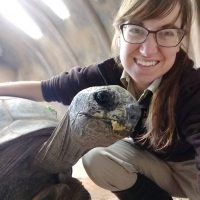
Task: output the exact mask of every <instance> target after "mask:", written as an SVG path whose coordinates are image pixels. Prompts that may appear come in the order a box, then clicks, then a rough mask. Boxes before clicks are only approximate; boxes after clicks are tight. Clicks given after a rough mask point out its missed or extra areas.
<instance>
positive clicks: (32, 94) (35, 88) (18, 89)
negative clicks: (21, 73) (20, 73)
mask: <svg viewBox="0 0 200 200" xmlns="http://www.w3.org/2000/svg"><path fill="white" fill-rule="evenodd" d="M0 96H14V97H21V98H26V99H31V100H35V101H44V98H43V95H42V90H41V82H40V81H17V82H5V83H0Z"/></svg>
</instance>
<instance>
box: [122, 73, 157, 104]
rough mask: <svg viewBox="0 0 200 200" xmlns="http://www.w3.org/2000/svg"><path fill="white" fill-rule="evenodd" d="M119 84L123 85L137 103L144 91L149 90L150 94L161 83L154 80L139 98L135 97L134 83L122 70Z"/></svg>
mask: <svg viewBox="0 0 200 200" xmlns="http://www.w3.org/2000/svg"><path fill="white" fill-rule="evenodd" d="M120 80H121V82H122V83H123V85H124V86H125V87H126V89H127V90H128V91H129V92H130V93H131V94H132V95H133V96H134V97H135V98H136V99H137V100H138V101H139V100H140V99H141V97H142V96H143V95H144V94H145V93H146V91H148V90H150V91H151V92H152V93H154V92H155V91H156V89H157V88H158V86H159V85H160V82H161V78H158V79H156V80H155V81H153V82H152V83H151V85H150V86H149V87H148V88H147V89H145V90H144V91H143V93H142V95H141V96H139V97H137V95H136V91H135V88H134V83H133V81H132V79H131V77H130V76H129V74H128V73H127V72H126V71H125V70H123V72H122V75H121V79H120Z"/></svg>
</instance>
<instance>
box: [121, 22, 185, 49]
mask: <svg viewBox="0 0 200 200" xmlns="http://www.w3.org/2000/svg"><path fill="white" fill-rule="evenodd" d="M127 25H135V26H139V27H141V28H144V29H145V30H146V31H147V32H148V34H147V35H146V38H145V39H144V41H143V42H137V43H133V42H129V41H127V40H126V39H125V37H124V31H123V30H124V26H127ZM119 29H120V30H121V32H122V35H123V38H124V41H126V42H128V43H130V44H142V43H144V42H145V40H146V39H147V37H148V35H149V34H150V33H152V34H154V35H155V39H156V43H157V45H158V46H161V47H166V48H171V47H176V46H178V45H179V44H180V43H181V41H182V40H183V38H184V37H185V35H186V31H185V30H184V29H182V28H163V29H159V30H157V31H151V30H149V29H147V28H145V27H144V26H141V25H138V24H133V23H126V24H121V25H120V26H119ZM166 29H175V30H179V31H182V33H183V34H182V36H181V38H180V41H179V42H178V44H176V45H174V46H164V45H160V44H159V43H158V40H157V33H158V32H159V31H162V30H166Z"/></svg>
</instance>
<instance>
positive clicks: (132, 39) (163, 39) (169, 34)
mask: <svg viewBox="0 0 200 200" xmlns="http://www.w3.org/2000/svg"><path fill="white" fill-rule="evenodd" d="M121 30H122V34H123V37H124V40H125V41H126V42H129V43H133V44H139V43H143V42H144V41H145V40H146V38H147V36H148V35H149V33H154V34H155V35H156V41H157V43H158V45H160V46H165V47H173V46H177V45H178V44H179V43H180V42H181V40H182V39H183V37H184V31H183V30H182V29H176V28H172V29H171V28H168V29H162V30H159V31H149V30H147V29H146V28H144V27H142V26H139V25H134V24H124V25H122V27H121Z"/></svg>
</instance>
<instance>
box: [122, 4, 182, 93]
mask: <svg viewBox="0 0 200 200" xmlns="http://www.w3.org/2000/svg"><path fill="white" fill-rule="evenodd" d="M179 9H180V7H179V4H177V5H176V7H175V8H174V9H173V10H172V12H171V13H170V14H169V15H168V16H166V17H164V18H159V17H158V18H155V19H149V20H144V21H142V22H140V24H142V26H143V27H145V28H147V29H148V30H151V31H156V30H159V29H162V28H169V27H170V28H171V27H172V26H173V27H176V28H180V27H181V18H180V17H178V18H177V16H178V12H179ZM176 18H177V20H175V19H176ZM119 46H120V59H121V63H122V66H123V67H124V69H125V71H126V72H127V73H128V74H129V75H130V76H131V78H132V79H133V80H134V82H135V84H136V87H137V88H138V89H140V90H144V89H146V88H147V87H148V86H149V85H150V84H151V83H152V82H153V81H154V80H155V79H157V78H159V77H161V76H162V75H164V74H165V73H166V72H168V71H169V70H170V68H171V67H172V66H173V64H174V62H175V58H176V53H177V52H178V51H179V49H180V44H179V45H178V46H176V47H170V48H167V47H161V46H158V44H157V43H156V40H155V35H154V34H149V35H148V37H147V39H146V40H145V42H144V43H142V44H130V43H127V42H126V41H124V39H123V36H122V34H121V35H120V44H119Z"/></svg>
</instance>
